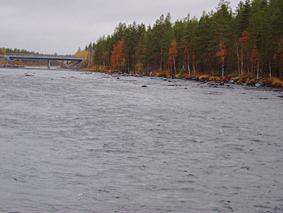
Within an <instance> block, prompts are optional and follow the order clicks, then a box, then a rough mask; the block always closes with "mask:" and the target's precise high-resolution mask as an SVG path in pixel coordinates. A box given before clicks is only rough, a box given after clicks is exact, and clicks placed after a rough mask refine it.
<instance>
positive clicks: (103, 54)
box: [78, 0, 283, 79]
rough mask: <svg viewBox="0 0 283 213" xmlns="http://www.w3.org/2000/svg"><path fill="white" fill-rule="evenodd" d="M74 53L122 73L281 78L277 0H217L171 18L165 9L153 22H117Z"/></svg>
mask: <svg viewBox="0 0 283 213" xmlns="http://www.w3.org/2000/svg"><path fill="white" fill-rule="evenodd" d="M83 52H87V54H86V53H83ZM78 54H81V55H84V56H85V57H86V58H87V61H86V62H85V65H86V66H89V67H95V68H96V69H111V70H113V71H116V70H117V71H122V72H126V73H139V74H145V75H148V74H149V73H151V72H154V71H162V70H168V71H170V73H171V75H172V76H174V75H176V74H180V73H186V74H190V75H193V74H197V73H203V74H210V75H223V76H224V75H225V76H227V75H251V76H254V77H256V78H257V79H259V78H263V77H265V78H266V77H271V76H276V77H283V1H282V0H269V1H268V0H252V1H250V0H246V1H245V2H240V3H239V5H238V7H237V9H236V10H235V11H233V10H232V9H231V8H230V7H229V2H226V1H223V0H222V1H220V3H219V5H218V8H217V10H216V11H212V12H209V13H206V12H204V13H203V14H202V16H201V18H199V19H197V18H195V17H193V18H191V17H190V16H188V17H186V18H184V19H182V20H177V21H176V22H174V23H172V21H171V17H170V14H168V15H167V16H164V15H162V16H161V17H160V18H159V19H158V20H156V22H155V24H154V25H153V26H148V27H146V26H145V25H144V24H136V23H133V24H130V25H126V24H119V26H118V27H117V28H116V29H115V32H114V33H113V34H112V35H109V36H103V37H101V38H100V39H98V41H97V42H95V43H90V44H89V45H88V46H87V47H86V49H85V51H82V52H79V53H78Z"/></svg>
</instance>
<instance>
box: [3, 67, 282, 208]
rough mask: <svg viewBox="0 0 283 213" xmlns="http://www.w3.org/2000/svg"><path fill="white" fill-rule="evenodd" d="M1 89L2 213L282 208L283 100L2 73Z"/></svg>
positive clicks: (104, 79) (72, 75)
mask: <svg viewBox="0 0 283 213" xmlns="http://www.w3.org/2000/svg"><path fill="white" fill-rule="evenodd" d="M27 72H28V75H26V74H25V73H27ZM143 85H146V86H147V87H142V86H143ZM175 85H177V86H175ZM0 88H1V89H0V97H1V102H0V164H1V166H0V212H208V213H209V212H283V193H282V192H283V144H282V143H283V123H282V121H283V111H282V106H283V105H282V103H283V102H282V101H283V100H282V98H280V97H278V96H280V93H278V92H270V91H257V90H249V91H247V90H245V89H244V88H239V87H235V86H234V87H231V88H211V87H209V86H208V85H199V84H198V83H195V82H188V81H182V80H176V81H170V82H168V81H166V80H163V79H156V78H135V77H126V76H120V77H119V78H117V77H111V76H108V75H104V74H90V73H80V72H72V71H47V70H5V69H1V70H0ZM281 95H282V94H281Z"/></svg>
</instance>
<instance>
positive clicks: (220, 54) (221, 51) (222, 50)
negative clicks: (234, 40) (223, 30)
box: [216, 39, 227, 65]
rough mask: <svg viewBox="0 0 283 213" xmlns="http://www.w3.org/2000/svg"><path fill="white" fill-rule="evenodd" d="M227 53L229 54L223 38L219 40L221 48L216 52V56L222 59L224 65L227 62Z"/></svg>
mask: <svg viewBox="0 0 283 213" xmlns="http://www.w3.org/2000/svg"><path fill="white" fill-rule="evenodd" d="M226 55H227V47H226V45H225V43H224V41H223V39H221V40H220V42H219V49H218V51H217V52H216V56H217V57H218V58H219V59H220V61H221V64H222V65H224V63H225V58H226Z"/></svg>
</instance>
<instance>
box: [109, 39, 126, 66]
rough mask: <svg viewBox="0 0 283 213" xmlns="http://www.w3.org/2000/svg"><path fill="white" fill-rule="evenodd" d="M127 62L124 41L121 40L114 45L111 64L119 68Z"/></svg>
mask: <svg viewBox="0 0 283 213" xmlns="http://www.w3.org/2000/svg"><path fill="white" fill-rule="evenodd" d="M124 62H125V55H124V41H122V40H119V41H118V42H117V43H116V44H115V45H114V47H113V51H112V54H111V66H112V69H113V70H119V69H121V68H122V66H123V64H124Z"/></svg>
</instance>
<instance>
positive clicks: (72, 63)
mask: <svg viewBox="0 0 283 213" xmlns="http://www.w3.org/2000/svg"><path fill="white" fill-rule="evenodd" d="M4 57H5V58H6V59H7V60H8V61H16V60H21V61H46V62H47V67H48V69H50V67H51V63H50V62H51V61H62V62H66V64H67V65H68V64H69V67H79V65H80V63H81V62H82V61H83V59H82V58H75V57H68V56H54V55H5V56H4Z"/></svg>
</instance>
